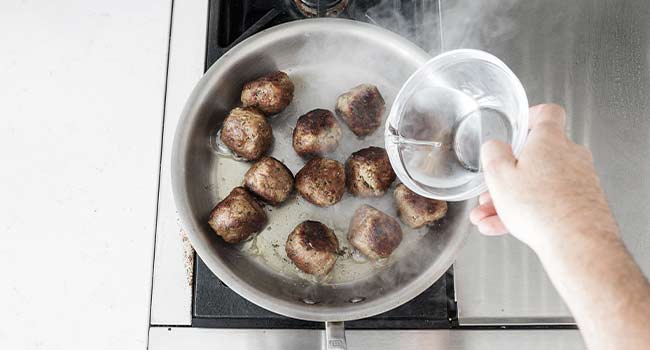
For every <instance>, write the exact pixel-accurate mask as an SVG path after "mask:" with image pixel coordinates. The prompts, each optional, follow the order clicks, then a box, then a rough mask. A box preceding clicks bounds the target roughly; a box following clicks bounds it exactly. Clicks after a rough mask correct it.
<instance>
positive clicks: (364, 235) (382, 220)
mask: <svg viewBox="0 0 650 350" xmlns="http://www.w3.org/2000/svg"><path fill="white" fill-rule="evenodd" d="M348 241H350V244H351V245H352V246H353V247H355V248H356V249H357V250H359V251H360V252H361V253H362V254H363V255H365V256H367V257H368V258H370V259H375V260H376V259H381V258H387V257H389V256H390V254H391V253H393V251H394V250H395V249H396V248H397V246H399V244H400V243H401V242H402V228H401V227H400V225H399V223H398V222H397V221H396V220H395V219H393V218H392V217H390V216H389V215H388V214H385V213H383V212H382V211H380V210H378V209H376V208H374V207H371V206H369V205H365V204H364V205H362V206H360V207H359V208H357V210H356V211H355V212H354V216H353V217H352V220H351V221H350V226H349V228H348Z"/></svg>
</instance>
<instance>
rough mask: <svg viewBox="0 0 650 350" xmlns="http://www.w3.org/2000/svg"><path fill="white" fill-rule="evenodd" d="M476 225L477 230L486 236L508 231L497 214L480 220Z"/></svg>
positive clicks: (502, 233)
mask: <svg viewBox="0 0 650 350" xmlns="http://www.w3.org/2000/svg"><path fill="white" fill-rule="evenodd" d="M476 226H477V227H478V231H479V232H480V233H482V234H484V235H486V236H499V235H504V234H506V233H508V229H506V226H505V225H504V224H503V222H501V219H500V218H499V216H497V215H494V216H490V217H487V218H485V219H483V220H481V222H479V223H478V225H476Z"/></svg>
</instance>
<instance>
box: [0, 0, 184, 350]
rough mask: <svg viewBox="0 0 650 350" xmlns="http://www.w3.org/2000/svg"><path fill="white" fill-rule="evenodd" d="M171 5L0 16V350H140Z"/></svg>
mask: <svg viewBox="0 0 650 350" xmlns="http://www.w3.org/2000/svg"><path fill="white" fill-rule="evenodd" d="M170 17H171V1H170V0H144V1H136V2H134V1H126V0H115V1H49V2H48V1H40V2H36V1H14V0H4V1H2V3H1V4H0V44H1V45H0V48H1V52H2V53H1V54H0V159H1V160H2V163H1V164H2V169H1V171H0V276H2V282H1V283H0V315H2V317H0V348H1V349H82V348H85V349H144V348H145V347H146V342H147V332H148V328H149V305H150V293H151V280H152V261H153V247H154V246H153V242H154V230H155V224H156V198H157V189H158V170H159V166H160V152H161V143H160V142H161V134H162V124H163V103H164V87H165V79H166V66H167V49H168V43H169V31H170Z"/></svg>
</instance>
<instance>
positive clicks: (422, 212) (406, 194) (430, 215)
mask: <svg viewBox="0 0 650 350" xmlns="http://www.w3.org/2000/svg"><path fill="white" fill-rule="evenodd" d="M393 196H394V198H395V206H396V207H397V213H398V215H399V218H400V220H402V222H403V223H405V224H406V225H408V226H409V227H410V228H414V229H415V228H420V227H422V226H424V225H429V224H432V223H434V222H435V221H437V220H440V219H442V218H444V217H445V215H447V202H445V201H439V200H435V199H430V198H426V197H422V196H420V195H418V194H417V193H415V192H413V191H411V190H410V189H409V188H408V187H406V186H405V185H404V184H399V185H397V187H396V188H395V192H394V193H393Z"/></svg>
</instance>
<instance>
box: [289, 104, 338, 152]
mask: <svg viewBox="0 0 650 350" xmlns="http://www.w3.org/2000/svg"><path fill="white" fill-rule="evenodd" d="M340 139H341V127H339V123H338V122H337V121H336V118H335V117H334V114H332V112H330V111H328V110H326V109H314V110H313V111H311V112H308V113H307V114H305V115H303V116H301V117H300V118H298V122H297V123H296V128H295V129H293V149H294V150H295V151H296V153H298V155H299V156H302V157H305V156H311V155H320V154H324V153H328V152H332V151H333V150H335V149H336V147H338V146H339V140H340Z"/></svg>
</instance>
